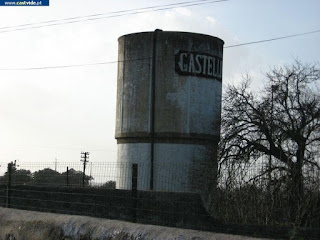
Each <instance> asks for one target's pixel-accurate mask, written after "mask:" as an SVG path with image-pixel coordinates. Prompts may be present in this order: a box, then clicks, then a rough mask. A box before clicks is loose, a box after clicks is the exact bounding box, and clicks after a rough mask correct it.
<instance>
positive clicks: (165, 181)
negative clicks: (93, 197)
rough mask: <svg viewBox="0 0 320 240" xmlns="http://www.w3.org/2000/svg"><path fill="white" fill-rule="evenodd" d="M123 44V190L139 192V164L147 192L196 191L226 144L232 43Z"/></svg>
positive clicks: (206, 39) (148, 38) (134, 37)
mask: <svg viewBox="0 0 320 240" xmlns="http://www.w3.org/2000/svg"><path fill="white" fill-rule="evenodd" d="M118 41H119V63H118V90H117V114H116V139H117V145H118V163H119V165H120V167H119V171H118V179H117V183H116V184H117V188H119V189H131V182H132V180H131V164H132V163H136V164H138V189H140V190H159V191H194V190H196V189H195V188H197V185H196V184H195V183H196V182H199V181H198V179H197V178H198V176H203V174H204V172H203V171H204V170H205V169H201V166H202V163H206V162H208V161H209V160H208V154H207V148H208V146H211V147H212V146H213V149H215V148H216V147H217V143H218V141H219V137H220V117H221V92H222V57H223V44H224V42H223V41H222V40H221V39H219V38H216V37H213V36H209V35H203V34H196V33H187V32H169V31H161V30H156V31H154V32H142V33H134V34H129V35H124V36H122V37H120V38H119V40H118ZM213 152H214V151H213ZM210 161H211V162H212V161H216V159H214V160H212V158H211V160H210ZM213 165H216V163H213ZM213 165H212V164H211V166H213ZM205 166H208V165H205ZM199 173H200V174H199ZM201 184H202V183H200V185H201Z"/></svg>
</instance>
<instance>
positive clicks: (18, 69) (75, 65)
mask: <svg viewBox="0 0 320 240" xmlns="http://www.w3.org/2000/svg"><path fill="white" fill-rule="evenodd" d="M147 59H151V57H147V58H136V59H127V60H122V61H109V62H97V63H84V64H73V65H60V66H44V67H30V68H0V71H29V70H46V69H56V68H74V67H88V66H96V65H107V64H114V63H119V62H131V61H142V60H147Z"/></svg>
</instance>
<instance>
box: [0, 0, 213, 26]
mask: <svg viewBox="0 0 320 240" xmlns="http://www.w3.org/2000/svg"><path fill="white" fill-rule="evenodd" d="M208 1H210V0H197V1H187V2H179V3H171V4H165V5H156V6H150V7H143V8H133V9H126V10H119V11H113V12H106V13H96V14H90V15H84V16H77V17H69V18H61V19H53V20H47V21H42V22H34V23H27V24H20V25H14V26H6V27H0V30H1V29H7V28H16V27H25V26H30V25H37V24H46V23H52V22H59V21H68V20H75V19H79V18H87V17H97V16H103V15H111V14H119V13H127V12H132V11H141V10H149V9H154V8H159V7H169V6H176V7H179V5H182V4H190V3H201V2H208Z"/></svg>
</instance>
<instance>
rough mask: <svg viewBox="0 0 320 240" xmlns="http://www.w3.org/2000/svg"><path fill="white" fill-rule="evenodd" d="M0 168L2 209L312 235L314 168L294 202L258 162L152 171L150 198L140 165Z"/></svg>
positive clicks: (318, 178)
mask: <svg viewBox="0 0 320 240" xmlns="http://www.w3.org/2000/svg"><path fill="white" fill-rule="evenodd" d="M0 165H1V167H0V206H2V207H13V208H20V209H28V210H37V211H49V212H57V213H68V214H80V215H89V216H95V217H105V218H111V219H122V220H128V221H137V222H143V223H151V224H161V225H170V226H178V227H179V226H183V227H191V228H197V229H199V228H200V229H212V227H213V226H215V227H217V226H218V225H217V221H218V222H220V223H223V224H230V223H238V224H259V225H267V226H292V225H295V226H303V227H311V228H320V171H319V170H317V169H314V168H313V169H304V172H303V192H302V193H301V195H299V196H297V195H296V194H295V191H294V185H292V182H291V181H290V179H291V178H290V176H288V174H287V173H286V172H285V171H280V170H279V171H274V172H272V174H268V171H267V170H268V167H269V166H268V165H267V163H266V162H263V161H262V162H261V163H259V164H256V165H251V166H249V165H238V166H234V167H232V166H230V165H228V166H227V165H221V166H220V167H219V171H218V172H219V174H218V175H215V176H209V175H212V174H213V175H214V173H213V172H214V171H209V170H208V169H206V168H211V167H208V166H206V165H205V166H200V167H199V164H197V165H190V164H189V165H186V164H178V163H172V164H166V165H165V164H162V165H155V166H154V168H159V169H161V170H159V169H158V170H159V172H160V174H158V175H155V178H154V179H153V180H154V183H155V184H154V186H155V188H156V189H154V190H158V191H150V185H149V183H150V170H151V169H150V165H148V164H138V165H137V170H136V173H134V171H133V165H132V164H130V163H87V166H86V171H85V172H84V171H83V170H84V168H83V164H82V163H59V164H55V163H19V164H15V163H11V165H10V166H11V170H9V167H8V164H5V163H2V164H1V163H0ZM195 168H197V171H196V174H195V173H194V172H195ZM199 169H200V170H199ZM174 173H175V174H174ZM168 176H169V177H168ZM200 178H202V179H204V180H207V181H199V179H200ZM135 181H136V183H135ZM210 184H211V185H210ZM202 185H210V186H211V187H207V188H204V187H203V186H202ZM220 230H221V229H220Z"/></svg>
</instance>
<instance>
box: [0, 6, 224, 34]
mask: <svg viewBox="0 0 320 240" xmlns="http://www.w3.org/2000/svg"><path fill="white" fill-rule="evenodd" d="M227 1H230V0H197V1H187V2H180V3H172V4H166V5H158V6H152V7H144V8H137V9H132V10H130V9H129V10H122V11H115V12H109V13H98V14H92V15H87V16H79V17H71V18H64V19H54V20H49V21H43V22H38V23H28V24H22V25H16V26H7V27H2V28H0V30H1V29H8V30H4V31H0V33H7V32H15V31H22V30H27V29H36V28H43V27H49V26H57V25H64V24H72V23H77V22H87V21H95V20H99V19H107V18H115V17H122V16H128V15H136V14H141V13H146V12H152V11H153V12H157V11H164V10H169V9H174V8H177V7H192V6H198V5H204V4H210V3H219V2H227ZM112 14H113V15H112ZM104 15H109V16H104ZM88 17H89V18H88ZM82 18H84V19H82ZM60 21H65V22H60ZM39 24H45V25H40V26H33V25H39ZM17 27H18V28H17ZM19 27H22V28H19ZM10 28H14V29H10Z"/></svg>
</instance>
